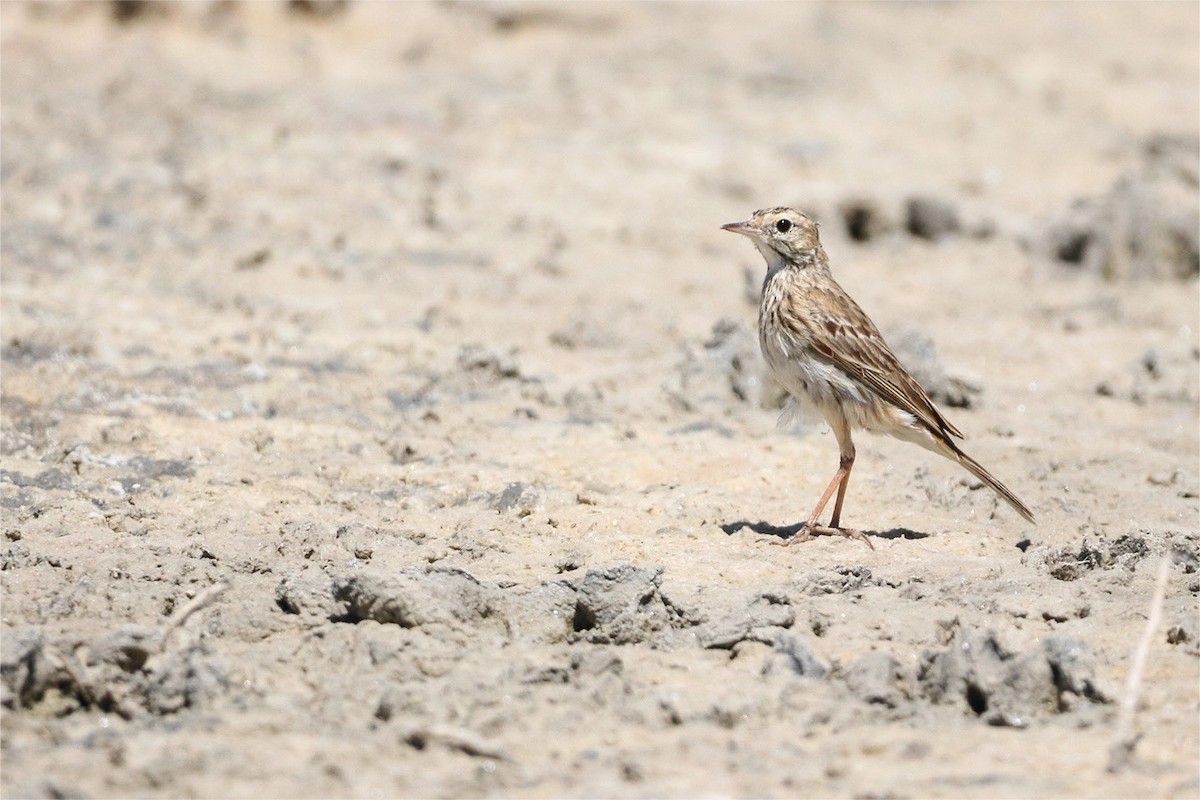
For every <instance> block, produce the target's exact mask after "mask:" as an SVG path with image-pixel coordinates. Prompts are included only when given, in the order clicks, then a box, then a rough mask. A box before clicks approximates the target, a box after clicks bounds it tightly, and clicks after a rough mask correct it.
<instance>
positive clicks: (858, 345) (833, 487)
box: [721, 207, 1034, 549]
mask: <svg viewBox="0 0 1200 800" xmlns="http://www.w3.org/2000/svg"><path fill="white" fill-rule="evenodd" d="M721 228H722V230H726V231H730V232H732V233H737V234H740V235H742V236H745V237H747V238H749V239H750V241H751V242H753V243H754V246H755V247H757V248H758V251H759V252H760V253H761V254H762V256H763V258H764V259H766V262H767V272H766V277H765V278H764V279H763V284H762V296H761V300H760V302H759V309H758V343H759V347H760V349H761V350H762V354H763V359H764V360H765V361H766V363H767V368H768V370H769V371H770V374H771V375H772V377H774V378H775V380H776V381H777V382H778V383H779V384H780V385H781V386H782V387H783V388H784V389H785V390H787V392H788V394H789V395H791V398H790V404H792V405H793V406H796V407H799V408H801V409H811V410H814V411H816V412H818V413H819V414H820V415H821V416H822V417H824V419H825V422H827V423H828V425H829V427H830V429H832V431H833V434H834V436H835V437H836V438H837V442H838V448H839V451H840V452H839V455H840V459H839V461H838V468H837V472H835V473H834V476H833V478H832V479H831V480H830V481H829V485H828V486H827V487H826V489H825V492H824V493H823V494H822V495H821V499H820V500H819V501H818V502H817V505H816V507H815V508H814V509H813V512H812V514H811V515H809V517H808V519H807V521H805V522H804V523H803V524H801V526H800V528H799V530H798V531H797V533H796V535H795V536H793V537H792V538H791V539H789V540H788V543H789V544H790V543H796V542H804V541H808V540H810V539H812V538H813V537H814V536H816V535H840V536H845V537H848V538H852V539H857V540H859V541H862V542H865V543H866V544H867V546H869V547H871V549H874V545H872V544H871V540H870V539H869V538H867V536H866V535H865V534H863V533H862V532H860V531H856V530H852V529H850V528H844V527H842V524H841V520H842V503H843V501H844V500H845V499H846V487H847V486H848V485H849V482H850V471H851V469H853V467H854V455H855V450H854V441H853V439H852V438H851V434H852V432H853V431H855V430H858V429H864V430H867V431H872V432H876V433H884V434H890V435H891V436H894V437H896V438H898V439H901V440H903V441H906V442H912V443H914V444H918V445H920V446H922V447H924V448H925V449H927V450H930V451H932V452H934V453H937V454H938V455H940V456H943V457H945V458H947V459H949V460H951V461H954V462H955V463H957V464H959V465H960V466H962V467H963V468H965V469H966V470H967V471H968V472H970V473H971V474H972V475H974V476H975V477H976V478H978V479H979V480H981V481H983V483H985V484H987V486H988V487H990V488H991V489H992V491H994V492H996V494H998V495H999V496H1000V497H1001V498H1003V499H1004V500H1005V502H1007V503H1008V504H1009V505H1010V506H1012V508H1013V509H1014V510H1015V511H1016V512H1017V513H1018V514H1020V515H1021V516H1022V517H1023V518H1024V519H1026V520H1027V521H1029V522H1030V523H1032V522H1033V521H1034V518H1033V512H1031V511H1030V510H1029V507H1028V506H1026V505H1025V504H1024V503H1022V502H1021V501H1020V500H1019V499H1018V498H1017V496H1016V495H1015V494H1013V493H1012V492H1011V491H1010V490H1009V489H1008V487H1006V486H1005V485H1004V484H1003V483H1001V482H1000V481H999V480H997V479H996V477H995V476H994V475H992V474H991V473H990V472H988V471H987V470H986V469H984V468H983V466H982V465H981V464H980V463H979V462H978V461H976V460H975V459H973V458H971V457H970V456H969V455H967V454H966V453H964V452H963V451H962V448H960V447H959V445H958V443H957V442H955V439H962V438H963V434H962V432H961V431H959V429H958V428H956V427H955V426H954V424H953V423H951V422H950V420H948V419H947V418H946V416H945V414H943V413H942V412H941V410H940V409H938V407H937V406H936V405H934V403H933V401H932V400H931V399H930V398H929V394H928V392H926V391H925V390H924V389H923V388H922V387H921V385H920V384H919V383H918V382H917V381H916V379H915V378H913V377H912V375H910V374H909V373H908V371H907V370H906V369H905V368H904V366H903V365H901V363H900V360H899V359H898V358H896V355H895V354H894V353H893V352H892V350H891V348H890V347H888V344H887V342H886V341H884V338H883V335H882V334H880V332H879V329H878V328H876V327H875V323H873V322H872V321H871V318H870V317H868V316H867V315H866V313H865V312H864V311H863V310H862V308H860V307H859V305H858V303H856V302H854V300H853V299H852V298H851V297H850V295H849V294H847V293H846V290H845V289H843V288H842V287H841V286H840V285H838V283H837V281H836V280H834V278H833V273H832V272H831V271H830V268H829V258H828V257H827V256H826V254H825V249H824V248H823V247H822V246H821V240H820V236H819V233H818V224H817V223H816V222H815V221H814V220H813V219H812V218H811V217H809V216H808V215H806V214H803V213H801V212H799V211H796V210H795V209H792V208H786V207H777V208H766V209H761V210H759V211H756V212H754V215H753V216H752V217H751V218H750V219H748V220H746V221H745V222H731V223H729V224H728V225H722V226H721ZM786 413H787V412H785V414H786ZM835 492H836V493H837V500H836V502H835V503H834V506H833V514H832V516H831V517H830V521H829V524H828V525H822V524H821V523H820V518H821V514H822V512H823V511H824V510H825V507H826V505H828V503H829V500H830V498H831V497H833V495H834V493H835Z"/></svg>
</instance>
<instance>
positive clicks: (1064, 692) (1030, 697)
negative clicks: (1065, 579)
mask: <svg viewBox="0 0 1200 800" xmlns="http://www.w3.org/2000/svg"><path fill="white" fill-rule="evenodd" d="M917 683H918V686H919V688H920V691H921V693H922V695H923V696H925V697H926V698H927V699H929V700H930V701H932V702H933V703H935V704H948V705H958V706H960V707H961V708H962V709H963V710H964V712H967V713H971V714H974V715H975V716H978V717H980V718H981V719H984V720H985V721H987V722H988V723H989V724H991V725H1008V726H1012V727H1024V726H1025V725H1027V724H1028V723H1029V720H1030V719H1032V718H1034V717H1036V716H1038V715H1044V714H1057V713H1061V712H1063V711H1068V710H1071V709H1072V708H1074V707H1075V705H1076V703H1077V702H1078V700H1079V699H1080V698H1082V699H1084V700H1087V701H1090V702H1092V703H1107V702H1108V698H1107V697H1106V696H1105V695H1104V693H1103V692H1101V691H1100V690H1099V689H1098V688H1097V686H1096V683H1095V680H1094V679H1093V677H1092V668H1091V661H1090V656H1089V655H1088V652H1087V648H1086V647H1085V646H1084V645H1083V643H1082V642H1079V641H1076V640H1073V639H1065V638H1060V637H1050V638H1048V639H1045V640H1043V642H1042V643H1041V644H1040V645H1039V646H1038V647H1036V648H1034V649H1032V650H1030V651H1029V652H1026V653H1024V654H1016V653H1011V652H1009V651H1007V650H1005V649H1004V647H1003V646H1002V645H1001V644H1000V642H999V641H998V640H997V639H996V636H995V634H994V633H992V632H991V631H978V630H967V629H963V628H958V629H957V630H955V632H954V635H953V637H952V638H951V641H950V643H949V646H948V647H947V648H946V649H945V650H942V651H937V652H926V653H925V654H924V656H923V657H922V663H921V667H920V671H919V673H918V676H917Z"/></svg>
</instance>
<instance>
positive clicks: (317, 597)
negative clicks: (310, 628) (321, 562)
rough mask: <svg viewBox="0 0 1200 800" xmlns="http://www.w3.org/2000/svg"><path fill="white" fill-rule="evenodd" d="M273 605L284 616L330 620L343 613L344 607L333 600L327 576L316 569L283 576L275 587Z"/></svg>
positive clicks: (330, 584)
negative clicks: (292, 615)
mask: <svg viewBox="0 0 1200 800" xmlns="http://www.w3.org/2000/svg"><path fill="white" fill-rule="evenodd" d="M275 604H276V605H277V606H279V608H280V610H282V611H283V613H285V614H300V615H302V616H310V617H320V618H322V619H331V618H333V617H336V616H339V615H341V614H344V613H345V607H344V606H341V605H339V604H338V603H336V602H335V601H334V599H333V584H332V583H331V582H330V579H329V576H328V575H326V574H325V573H324V572H321V571H319V570H316V569H305V570H301V571H299V572H295V573H292V574H291V575H286V576H284V578H283V580H281V581H280V582H279V586H277V587H275Z"/></svg>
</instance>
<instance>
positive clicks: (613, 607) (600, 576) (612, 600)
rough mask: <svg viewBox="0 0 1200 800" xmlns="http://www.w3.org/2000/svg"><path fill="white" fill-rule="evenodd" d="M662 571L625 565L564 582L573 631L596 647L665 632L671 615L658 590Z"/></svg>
mask: <svg viewBox="0 0 1200 800" xmlns="http://www.w3.org/2000/svg"><path fill="white" fill-rule="evenodd" d="M661 583H662V568H661V567H660V568H658V569H653V570H649V569H641V568H638V567H632V566H630V565H628V564H621V565H619V566H615V567H606V568H604V569H597V570H590V571H589V572H588V573H587V574H586V575H584V576H583V577H582V578H580V579H576V580H572V581H568V582H567V585H568V586H570V587H571V588H573V589H574V590H575V595H576V597H575V615H574V622H573V628H574V630H575V631H576V633H578V634H579V636H580V638H582V639H585V640H587V641H590V642H596V643H600V644H635V643H637V642H642V641H645V640H647V639H649V638H651V637H653V636H654V635H655V634H658V633H660V632H662V631H665V630H668V629H669V628H670V627H671V623H672V616H673V614H672V612H671V610H670V609H669V608H668V607H667V604H666V602H665V600H664V598H663V596H662V594H661V593H660V591H659V587H660V585H661Z"/></svg>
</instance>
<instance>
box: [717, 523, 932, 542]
mask: <svg viewBox="0 0 1200 800" xmlns="http://www.w3.org/2000/svg"><path fill="white" fill-rule="evenodd" d="M803 527H804V523H802V522H797V523H796V524H795V525H772V524H771V523H769V522H762V521H759V522H751V521H750V520H747V519H740V520H738V521H737V522H727V523H725V524H724V525H722V526H721V530H723V531H725V533H727V534H729V535H730V536H732V535H733V534H735V533H738V532H739V531H741V530H743V529H745V528H749V529H750V530H752V531H754V532H755V533H761V534H764V535H766V536H775V537H778V538H780V539H790V538H792V537H793V536H795V535H796V534H797V533H799V532H800V529H801V528H803ZM863 533H864V534H866V535H867V536H870V537H871V538H872V539H927V538H929V534H928V533H923V532H922V531H914V530H909V529H908V528H892V529H891V530H889V531H863Z"/></svg>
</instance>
